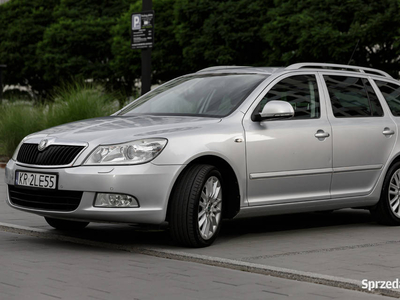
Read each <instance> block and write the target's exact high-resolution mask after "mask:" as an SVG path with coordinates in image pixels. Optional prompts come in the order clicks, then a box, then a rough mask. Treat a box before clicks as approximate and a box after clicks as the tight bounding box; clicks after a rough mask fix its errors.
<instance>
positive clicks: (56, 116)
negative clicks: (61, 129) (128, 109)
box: [0, 83, 119, 157]
mask: <svg viewBox="0 0 400 300" xmlns="http://www.w3.org/2000/svg"><path fill="white" fill-rule="evenodd" d="M52 100H53V101H52V102H50V103H48V104H45V105H32V103H28V102H26V101H25V102H24V101H13V102H9V103H3V104H2V105H0V154H2V155H6V156H8V157H11V156H12V154H13V153H14V150H15V148H16V147H17V146H18V144H19V142H20V141H21V140H22V139H23V138H24V137H25V136H27V135H28V134H31V133H33V132H37V131H40V130H43V129H46V128H49V127H53V126H57V125H61V124H65V123H69V122H73V121H78V120H83V119H89V118H96V117H103V116H107V115H110V114H112V113H113V112H115V111H117V109H118V108H119V106H118V100H117V97H116V96H115V95H114V94H111V93H106V92H104V90H103V89H102V88H101V87H100V86H94V85H92V84H88V83H73V84H69V85H65V86H64V87H62V88H59V89H57V90H56V91H55V93H54V94H53V95H52Z"/></svg>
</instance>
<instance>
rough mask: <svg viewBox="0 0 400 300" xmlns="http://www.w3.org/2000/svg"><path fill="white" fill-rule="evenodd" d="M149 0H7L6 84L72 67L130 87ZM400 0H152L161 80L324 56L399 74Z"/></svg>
mask: <svg viewBox="0 0 400 300" xmlns="http://www.w3.org/2000/svg"><path fill="white" fill-rule="evenodd" d="M141 5H142V0H30V1H27V0H12V1H10V2H8V3H6V4H4V5H0V64H7V65H8V69H7V72H6V74H5V76H4V78H5V82H6V83H7V84H20V85H29V86H31V87H32V89H33V90H34V91H35V92H36V93H37V94H39V95H45V94H47V92H48V91H49V90H50V89H52V88H53V87H55V86H59V85H62V84H63V82H65V81H69V80H71V79H72V78H73V77H76V76H78V77H81V78H83V79H93V81H97V82H101V83H103V84H104V85H105V86H107V88H108V89H109V90H111V89H114V90H120V91H125V93H126V94H127V95H130V94H131V93H132V91H133V90H134V88H135V82H137V81H138V80H139V79H140V76H141V55H140V50H132V49H131V32H130V26H131V14H132V13H134V12H139V11H141ZM399 5H400V2H399V1H398V0H382V1H379V2H376V1H372V0H326V1H320V0H220V1H213V0H153V9H154V10H155V46H154V48H153V49H152V70H153V73H152V75H153V83H158V82H163V81H166V80H169V79H171V78H173V77H176V76H179V75H182V74H185V73H188V72H194V71H197V70H199V69H202V68H205V67H209V66H214V65H251V66H276V65H281V66H283V65H288V64H291V63H296V62H304V61H310V62H312V61H316V62H332V63H341V64H347V63H349V62H350V63H351V64H356V65H362V66H370V67H374V68H379V69H383V70H385V71H387V72H389V73H391V74H392V75H394V76H395V77H399V72H398V70H399V69H400V59H399V57H400V38H399V36H400V30H399V28H400V13H399Z"/></svg>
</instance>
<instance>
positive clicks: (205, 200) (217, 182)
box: [169, 165, 223, 247]
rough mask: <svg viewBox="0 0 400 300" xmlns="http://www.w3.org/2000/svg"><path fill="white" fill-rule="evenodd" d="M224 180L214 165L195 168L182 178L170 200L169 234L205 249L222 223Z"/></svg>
mask: <svg viewBox="0 0 400 300" xmlns="http://www.w3.org/2000/svg"><path fill="white" fill-rule="evenodd" d="M222 189H223V180H222V176H221V173H220V172H219V171H218V169H217V168H215V167H214V166H211V165H193V166H191V167H189V168H188V169H187V170H186V171H185V172H184V173H183V174H182V176H181V177H180V179H179V181H178V182H177V186H176V187H175V190H174V193H173V195H172V197H171V204H170V219H169V223H170V232H171V236H172V238H173V239H174V240H175V241H176V242H177V243H179V244H181V245H184V246H189V247H206V246H209V245H211V244H212V243H213V242H214V240H215V239H216V238H217V235H218V233H219V231H220V228H221V221H222V196H223V193H222Z"/></svg>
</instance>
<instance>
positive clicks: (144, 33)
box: [132, 10, 154, 49]
mask: <svg viewBox="0 0 400 300" xmlns="http://www.w3.org/2000/svg"><path fill="white" fill-rule="evenodd" d="M153 44H154V10H149V11H142V12H140V13H133V14H132V49H146V48H153Z"/></svg>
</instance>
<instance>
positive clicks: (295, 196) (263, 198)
mask: <svg viewBox="0 0 400 300" xmlns="http://www.w3.org/2000/svg"><path fill="white" fill-rule="evenodd" d="M271 86H272V88H270V89H267V91H266V92H265V94H264V95H261V98H262V99H261V101H259V103H258V106H257V108H256V110H255V112H249V113H250V114H251V113H258V112H259V111H261V110H262V108H263V106H264V105H265V104H266V103H267V102H268V101H271V100H283V101H287V102H289V103H290V104H291V105H292V106H293V108H294V111H295V115H294V117H293V118H292V119H282V120H265V121H261V122H260V121H252V120H251V118H250V117H249V116H246V117H245V119H244V122H243V124H244V128H245V134H246V159H247V176H248V201H249V205H251V206H256V205H267V204H275V203H288V202H297V201H309V200H314V199H328V198H330V194H329V188H330V183H331V176H332V130H331V126H330V123H329V121H328V119H327V116H326V113H325V112H326V107H325V103H324V102H323V101H321V95H320V89H319V87H318V86H319V84H318V80H317V78H316V76H315V75H314V74H310V73H303V74H301V75H291V76H287V75H286V76H284V77H280V78H279V79H277V80H275V82H273V83H272V84H271Z"/></svg>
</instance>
